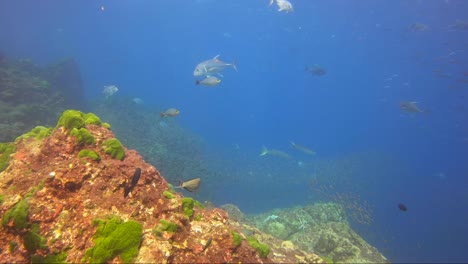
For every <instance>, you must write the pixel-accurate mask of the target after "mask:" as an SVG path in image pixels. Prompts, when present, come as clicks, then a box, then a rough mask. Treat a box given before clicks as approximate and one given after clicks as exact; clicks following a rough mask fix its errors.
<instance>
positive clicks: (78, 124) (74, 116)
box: [57, 110, 86, 130]
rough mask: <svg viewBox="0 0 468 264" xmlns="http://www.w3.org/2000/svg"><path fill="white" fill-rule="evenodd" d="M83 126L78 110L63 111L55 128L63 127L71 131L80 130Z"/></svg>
mask: <svg viewBox="0 0 468 264" xmlns="http://www.w3.org/2000/svg"><path fill="white" fill-rule="evenodd" d="M85 124H86V123H85V119H84V118H83V113H82V112H80V111H78V110H65V111H64V112H63V114H62V115H61V116H60V118H59V120H58V122H57V127H61V126H63V127H65V128H67V129H70V130H71V129H73V128H77V129H79V128H82V127H84V126H85Z"/></svg>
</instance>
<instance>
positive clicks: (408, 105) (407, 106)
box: [400, 102, 424, 113]
mask: <svg viewBox="0 0 468 264" xmlns="http://www.w3.org/2000/svg"><path fill="white" fill-rule="evenodd" d="M416 103H417V102H400V109H401V110H404V111H406V112H409V113H423V112H424V111H423V110H421V108H419V107H418V106H417V105H416Z"/></svg>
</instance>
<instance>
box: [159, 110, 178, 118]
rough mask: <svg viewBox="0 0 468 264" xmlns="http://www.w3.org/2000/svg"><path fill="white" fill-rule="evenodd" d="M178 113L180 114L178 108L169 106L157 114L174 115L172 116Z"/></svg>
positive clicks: (162, 115) (163, 115)
mask: <svg viewBox="0 0 468 264" xmlns="http://www.w3.org/2000/svg"><path fill="white" fill-rule="evenodd" d="M179 114H180V111H179V109H175V108H169V109H167V110H166V111H164V112H161V113H160V114H159V116H161V117H174V116H178V115H179Z"/></svg>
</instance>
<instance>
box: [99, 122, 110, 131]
mask: <svg viewBox="0 0 468 264" xmlns="http://www.w3.org/2000/svg"><path fill="white" fill-rule="evenodd" d="M101 125H102V126H103V127H105V128H107V129H109V130H110V129H111V125H110V124H109V123H102V124H101Z"/></svg>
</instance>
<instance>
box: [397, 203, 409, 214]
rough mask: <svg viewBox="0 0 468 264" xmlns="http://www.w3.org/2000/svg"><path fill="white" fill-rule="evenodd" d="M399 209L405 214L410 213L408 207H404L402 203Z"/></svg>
mask: <svg viewBox="0 0 468 264" xmlns="http://www.w3.org/2000/svg"><path fill="white" fill-rule="evenodd" d="M398 209H400V211H403V212H406V211H408V207H406V205H404V204H402V203H399V204H398Z"/></svg>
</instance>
